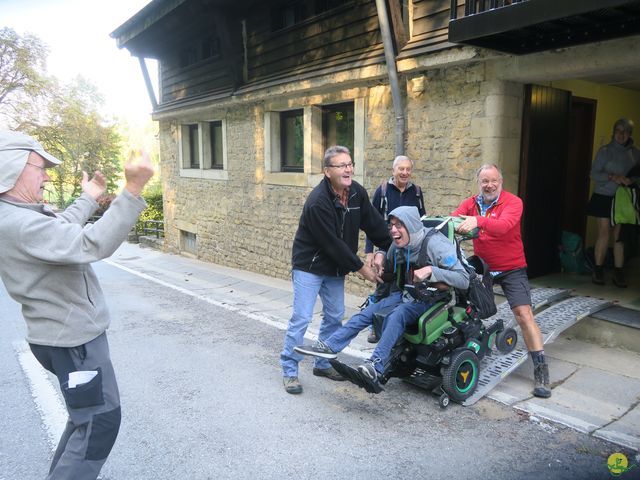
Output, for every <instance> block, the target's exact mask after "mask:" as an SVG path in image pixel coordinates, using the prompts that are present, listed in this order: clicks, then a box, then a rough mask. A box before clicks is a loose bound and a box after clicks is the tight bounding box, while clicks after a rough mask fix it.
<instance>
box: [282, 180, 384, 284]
mask: <svg viewBox="0 0 640 480" xmlns="http://www.w3.org/2000/svg"><path fill="white" fill-rule="evenodd" d="M359 230H364V232H365V233H366V234H367V236H368V237H369V238H371V239H372V241H373V242H374V243H375V245H376V246H378V247H379V248H382V249H385V250H386V249H387V248H389V245H390V244H391V237H390V236H389V231H388V229H387V224H386V222H385V221H384V220H383V219H382V217H381V216H380V214H379V213H378V212H377V211H375V209H374V208H373V207H372V206H371V203H370V202H369V196H368V195H367V191H366V190H365V189H364V188H363V187H362V185H360V184H359V183H358V182H356V181H352V182H351V187H350V189H349V199H348V202H347V206H346V207H344V206H343V205H342V204H341V203H340V201H339V199H338V197H337V196H336V194H335V192H334V191H333V189H332V188H331V183H330V181H329V179H328V178H327V177H323V179H322V181H321V182H320V184H318V185H317V186H316V187H315V188H314V189H313V190H312V191H311V193H310V194H309V196H308V197H307V200H306V201H305V202H304V207H303V208H302V214H301V215H300V223H299V225H298V230H297V231H296V236H295V238H294V240H293V248H292V255H291V257H292V265H293V269H294V270H302V271H305V272H309V273H314V274H316V275H329V276H344V275H346V274H347V273H349V272H357V271H358V270H360V269H361V268H362V266H363V265H364V264H363V263H362V260H360V258H358V256H357V255H356V252H357V251H358V237H359Z"/></svg>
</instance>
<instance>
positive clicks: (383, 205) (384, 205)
mask: <svg viewBox="0 0 640 480" xmlns="http://www.w3.org/2000/svg"><path fill="white" fill-rule="evenodd" d="M387 185H389V180H383V181H382V183H381V184H380V194H381V195H380V211H381V212H383V215H382V217H383V218H384V220H385V222H386V221H388V220H389V202H388V201H387ZM412 185H413V186H414V187H415V189H416V198H417V199H418V205H419V207H418V210H424V199H423V198H422V189H421V188H420V187H419V186H418V185H416V184H415V183H413V184H412Z"/></svg>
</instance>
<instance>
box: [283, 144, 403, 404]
mask: <svg viewBox="0 0 640 480" xmlns="http://www.w3.org/2000/svg"><path fill="white" fill-rule="evenodd" d="M323 166H324V177H323V179H322V181H321V182H320V184H319V185H318V186H317V187H315V188H314V189H313V190H312V191H311V193H310V194H309V196H308V197H307V200H306V201H305V204H304V207H303V209H302V215H301V216H300V223H299V225H298V230H297V232H296V235H295V238H294V241H293V252H292V265H293V271H292V281H293V312H292V315H291V319H290V320H289V324H288V326H287V332H286V335H285V340H284V348H283V350H282V352H281V354H280V364H281V365H282V372H283V381H284V388H285V391H286V392H287V393H291V394H299V393H302V385H300V382H299V380H298V362H300V360H302V358H303V357H302V355H300V354H299V353H296V352H294V350H293V349H294V347H295V346H296V345H300V344H302V343H303V339H304V334H305V332H306V330H307V326H308V325H309V322H310V321H311V318H312V316H313V307H314V305H315V303H316V298H317V297H318V295H320V299H321V300H322V312H323V318H322V323H321V324H320V333H319V335H318V336H319V339H320V340H323V339H325V338H328V337H329V336H331V334H332V333H333V332H335V331H336V330H337V329H338V328H339V327H340V326H341V325H342V317H343V316H344V310H345V308H344V277H345V275H346V274H348V273H349V272H357V273H359V274H360V275H361V276H362V277H364V278H365V279H366V280H369V281H370V282H373V283H379V282H381V281H382V280H381V278H380V277H379V275H378V273H377V271H375V270H374V269H373V268H372V267H371V266H369V265H367V264H365V263H363V262H362V260H360V258H359V257H358V256H357V255H356V252H357V250H358V235H359V230H363V231H364V232H365V233H366V235H367V237H368V238H369V239H371V241H372V242H373V243H374V244H375V245H376V246H377V247H379V248H381V249H383V250H386V249H388V247H389V246H390V245H391V237H390V235H389V231H388V229H387V224H386V222H385V221H384V220H383V218H382V216H381V215H380V214H379V213H378V212H377V211H375V209H374V208H373V207H372V205H371V203H370V201H369V196H368V195H367V191H366V190H365V189H364V187H362V185H360V184H359V183H357V182H355V181H354V180H353V168H354V166H353V161H352V160H351V154H350V152H349V149H348V148H346V147H342V146H333V147H329V148H328V149H327V151H326V152H325V154H324V159H323ZM313 374H314V375H316V376H320V377H326V378H329V379H331V380H337V381H341V380H344V378H343V377H342V376H341V375H340V374H338V372H336V371H335V369H334V368H333V367H331V365H330V364H329V361H328V360H327V359H324V358H317V359H316V362H315V366H314V369H313Z"/></svg>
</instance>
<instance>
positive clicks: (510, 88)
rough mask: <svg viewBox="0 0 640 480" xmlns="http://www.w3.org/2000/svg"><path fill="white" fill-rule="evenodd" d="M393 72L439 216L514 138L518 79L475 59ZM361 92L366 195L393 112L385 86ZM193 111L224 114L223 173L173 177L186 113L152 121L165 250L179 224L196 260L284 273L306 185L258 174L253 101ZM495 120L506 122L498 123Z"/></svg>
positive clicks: (385, 152) (412, 150)
mask: <svg viewBox="0 0 640 480" xmlns="http://www.w3.org/2000/svg"><path fill="white" fill-rule="evenodd" d="M402 78H403V79H404V80H405V82H404V85H406V91H405V92H404V94H405V100H406V104H407V107H406V130H407V154H408V155H409V156H410V157H412V158H413V159H415V161H416V169H415V174H414V179H415V181H416V183H418V184H419V185H421V186H422V188H423V190H424V195H425V202H426V208H427V211H428V213H429V214H435V215H446V214H447V213H449V212H450V211H451V210H452V209H454V208H455V207H456V206H457V205H458V204H459V202H460V201H461V200H462V199H463V198H465V197H466V196H468V195H469V194H471V193H473V190H474V189H475V182H474V181H473V176H474V172H475V170H476V169H477V167H478V166H479V165H481V164H482V163H484V162H486V161H492V162H496V163H501V161H502V160H504V158H503V157H504V154H503V153H502V152H503V149H504V145H505V144H510V142H516V143H517V142H519V128H520V120H519V113H520V111H521V108H519V104H520V102H521V97H520V96H519V95H521V94H520V93H519V92H520V91H521V87H520V86H519V84H510V83H509V82H503V81H498V80H495V79H493V78H491V75H490V73H488V71H487V68H486V65H485V63H483V62H478V63H468V64H466V65H457V66H451V67H449V68H438V69H427V70H425V71H418V72H411V74H408V75H404V76H403V77H402ZM355 86H358V87H360V88H362V85H355ZM353 87H354V84H348V85H345V86H344V88H345V89H347V88H353ZM365 91H366V126H365V141H364V153H365V154H364V157H365V166H364V171H363V176H362V178H361V180H362V183H363V184H364V186H365V187H366V188H367V190H368V191H369V192H370V194H373V191H374V190H375V188H376V187H377V186H378V185H379V184H380V182H381V181H382V179H384V178H387V177H388V176H389V175H390V172H391V162H392V159H393V157H394V127H395V118H394V111H393V105H392V103H391V93H390V89H389V87H388V86H387V85H375V86H368V87H367V88H366V89H365ZM199 116H200V117H201V118H200V119H204V118H225V119H226V122H227V152H228V167H227V169H228V180H211V179H195V178H183V177H180V176H179V168H178V125H179V123H181V122H185V121H190V120H191V121H192V120H193V119H190V118H189V117H180V116H176V117H175V118H174V119H171V120H163V121H161V122H160V123H161V132H160V138H161V158H162V176H163V179H164V180H163V181H164V189H165V202H166V205H165V216H166V219H167V228H166V234H165V235H166V238H165V249H166V250H168V251H172V252H179V251H181V247H180V232H179V230H186V231H190V232H192V233H195V234H196V235H197V254H196V256H197V257H198V258H200V259H202V260H205V261H210V262H214V263H217V264H221V265H226V266H230V267H236V268H241V269H244V270H250V271H256V272H260V273H264V274H267V275H272V276H274V277H278V278H284V279H286V278H289V274H290V262H291V246H292V241H293V237H294V234H295V230H296V228H297V225H298V219H299V216H300V212H301V209H302V205H303V203H304V200H305V198H306V196H307V195H308V193H309V191H310V188H311V187H294V186H284V185H271V184H267V183H265V182H264V181H263V179H264V174H265V171H264V169H265V167H264V122H263V116H264V107H263V102H262V101H261V100H254V101H249V102H246V103H242V102H236V103H235V104H233V105H231V106H225V108H224V110H215V109H211V110H207V111H206V113H203V112H200V114H199ZM503 125H510V126H513V127H514V128H508V129H506V130H504V129H503V128H502V127H503ZM515 127H517V128H515ZM496 132H500V133H496ZM516 143H514V145H516ZM517 144H518V145H519V143H517ZM486 152H493V153H491V154H490V155H487V153H486ZM515 158H516V159H517V152H516V156H515ZM363 244H364V242H362V245H363ZM362 250H363V248H361V251H362ZM369 289H370V285H367V284H365V282H364V281H363V280H361V279H359V278H357V277H356V276H355V275H350V276H349V280H348V290H349V291H350V292H352V293H357V294H363V295H364V294H365V293H366V292H367V291H369Z"/></svg>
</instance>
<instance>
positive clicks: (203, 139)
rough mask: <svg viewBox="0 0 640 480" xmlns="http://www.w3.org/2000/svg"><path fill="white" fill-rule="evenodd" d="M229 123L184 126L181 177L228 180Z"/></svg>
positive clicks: (181, 127) (220, 121) (222, 121)
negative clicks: (227, 133) (227, 139)
mask: <svg viewBox="0 0 640 480" xmlns="http://www.w3.org/2000/svg"><path fill="white" fill-rule="evenodd" d="M226 132H227V129H226V121H225V120H210V121H207V122H198V123H192V124H185V125H181V126H180V143H181V147H180V153H181V157H180V159H179V164H180V176H181V177H190V178H209V179H213V180H227V179H228V176H227V141H226Z"/></svg>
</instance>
